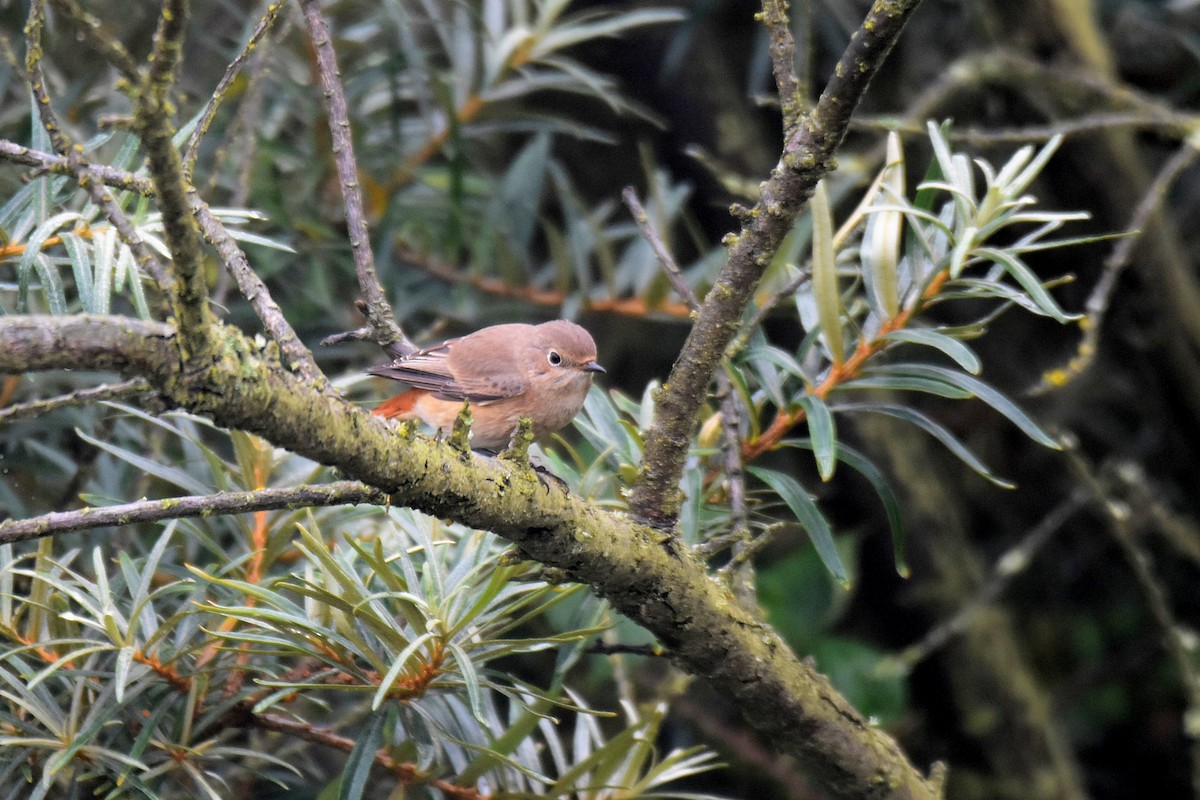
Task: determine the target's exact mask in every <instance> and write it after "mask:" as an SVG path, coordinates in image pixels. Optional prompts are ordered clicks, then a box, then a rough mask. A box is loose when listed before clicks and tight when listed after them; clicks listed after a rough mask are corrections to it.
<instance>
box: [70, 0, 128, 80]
mask: <svg viewBox="0 0 1200 800" xmlns="http://www.w3.org/2000/svg"><path fill="white" fill-rule="evenodd" d="M51 2H53V3H54V5H55V7H56V8H58V9H59V10H60V11H62V12H63V13H64V14H66V15H67V18H68V19H70V20H71V21H72V22H74V23H75V27H76V29H77V30H78V31H79V32H80V33H82V34H83V38H84V39H85V40H86V41H87V42H88V44H90V45H91V46H92V47H93V48H94V49H95V50H96V52H98V53H99V54H100V55H101V56H103V57H104V60H105V61H107V62H108V63H109V64H111V65H112V66H113V67H115V68H116V70H117V72H120V73H121V76H122V77H124V78H125V80H127V81H129V82H130V83H134V84H136V83H137V82H138V81H140V80H141V78H142V76H141V74H140V73H139V72H138V65H137V61H136V60H135V59H134V57H133V56H132V55H130V54H129V51H128V50H126V49H125V45H123V44H121V42H120V41H118V40H117V39H115V38H114V37H112V36H107V35H105V34H103V33H102V32H101V31H100V28H101V27H102V26H103V23H102V22H101V21H100V20H99V19H97V18H96V16H95V15H94V14H92V13H91V12H90V11H88V10H87V9H85V8H83V7H82V6H80V5H79V3H78V2H76V0H51Z"/></svg>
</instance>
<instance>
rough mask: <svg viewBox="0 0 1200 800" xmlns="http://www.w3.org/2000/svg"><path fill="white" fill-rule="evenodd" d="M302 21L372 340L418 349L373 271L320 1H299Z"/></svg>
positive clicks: (394, 348)
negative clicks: (322, 98)
mask: <svg viewBox="0 0 1200 800" xmlns="http://www.w3.org/2000/svg"><path fill="white" fill-rule="evenodd" d="M300 7H301V9H303V11H304V20H305V22H306V23H307V25H308V36H309V41H311V42H312V46H313V51H314V52H315V53H316V57H317V70H318V72H319V73H320V75H321V88H322V90H323V93H324V95H325V106H326V109H327V110H328V112H329V132H330V135H331V136H332V139H333V160H334V162H335V164H336V165H337V171H338V179H339V181H340V182H341V187H342V204H343V205H344V207H345V209H346V226H347V228H348V229H349V233H350V251H351V253H353V255H354V268H355V271H356V272H357V273H358V286H359V290H360V291H361V292H362V295H363V300H364V302H365V304H366V314H367V321H368V322H369V323H370V326H371V328H372V329H373V331H374V333H375V336H374V341H375V343H376V344H378V345H379V346H380V347H382V348H383V349H384V350H385V351H386V352H387V353H388V354H389V355H391V356H393V357H396V358H398V357H400V356H405V355H409V354H410V353H414V352H416V350H417V346H416V345H414V344H413V343H412V342H411V341H410V340H409V338H408V337H407V336H405V335H404V331H403V330H401V329H400V326H399V325H398V324H396V318H395V314H394V312H393V311H392V307H391V305H390V304H389V303H388V301H387V297H386V295H385V294H384V291H383V287H382V286H380V285H379V276H378V275H377V274H376V272H375V255H374V253H373V252H372V250H371V233H370V231H369V230H368V229H367V219H366V215H365V214H364V213H363V200H362V187H361V186H360V184H359V180H358V164H357V161H356V160H355V158H354V138H353V136H352V135H351V132H350V117H349V114H348V112H347V110H346V93H345V91H344V90H343V89H342V81H341V77H340V76H339V73H338V66H337V54H336V53H335V52H334V50H333V43H332V41H331V40H330V37H329V26H328V25H326V24H325V19H324V17H322V16H321V4H320V3H319V2H318V0H300Z"/></svg>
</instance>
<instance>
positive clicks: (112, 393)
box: [0, 378, 152, 426]
mask: <svg viewBox="0 0 1200 800" xmlns="http://www.w3.org/2000/svg"><path fill="white" fill-rule="evenodd" d="M151 390H152V387H151V386H150V382H149V381H147V380H146V379H145V378H133V379H131V380H127V381H121V382H120V383H107V384H104V385H101V386H93V387H91V388H88V389H80V390H78V391H75V392H71V393H69V394H63V395H59V396H58V397H47V398H46V399H45V400H31V401H29V402H28V403H18V404H17V405H13V406H8V407H7V408H0V426H3V425H5V424H6V423H9V422H12V421H13V420H18V419H24V418H25V417H39V416H41V415H42V414H49V413H51V412H52V411H58V410H59V409H63V408H70V407H71V406H80V405H84V404H86V403H99V402H102V401H105V400H123V399H126V398H129V397H135V396H137V395H139V394H145V393H146V392H149V391H151Z"/></svg>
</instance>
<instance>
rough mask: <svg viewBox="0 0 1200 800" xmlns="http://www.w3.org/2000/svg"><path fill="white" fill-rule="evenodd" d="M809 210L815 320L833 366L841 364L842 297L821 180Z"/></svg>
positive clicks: (829, 219) (829, 216)
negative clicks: (810, 217)
mask: <svg viewBox="0 0 1200 800" xmlns="http://www.w3.org/2000/svg"><path fill="white" fill-rule="evenodd" d="M809 208H810V209H811V210H812V220H813V244H812V262H813V267H812V284H813V297H814V299H815V300H816V303H817V319H818V321H819V324H820V326H821V333H822V334H824V336H825V345H826V346H827V347H828V348H829V352H830V354H831V355H832V356H833V363H835V364H841V363H842V362H843V361H844V360H845V353H846V347H845V341H844V339H843V338H842V297H841V292H840V291H839V289H838V277H837V254H836V253H835V252H834V250H833V214H832V213H831V211H830V208H829V195H828V193H827V192H826V190H825V181H820V182H818V183H817V188H816V191H814V192H813V196H812V199H811V200H810V201H809Z"/></svg>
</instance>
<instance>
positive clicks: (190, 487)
mask: <svg viewBox="0 0 1200 800" xmlns="http://www.w3.org/2000/svg"><path fill="white" fill-rule="evenodd" d="M75 433H76V435H78V436H79V438H81V439H83V440H84V441H85V442H87V443H88V444H90V445H93V446H95V447H99V448H100V449H101V450H103V451H105V452H106V453H111V454H112V455H114V456H116V457H117V458H119V459H121V460H122V461H124V462H126V463H128V464H130V465H132V466H134V467H136V468H138V469H140V470H142V471H143V472H145V473H146V474H148V475H151V476H153V477H155V478H158V479H159V480H163V481H166V482H167V483H170V484H173V485H175V486H178V487H179V488H180V489H183V490H184V491H185V492H187V493H188V494H211V493H212V488H211V487H209V486H206V485H205V484H203V483H201V482H200V481H198V480H196V479H195V478H193V477H192V476H191V475H190V474H188V473H187V472H185V471H183V470H181V469H176V468H175V467H169V466H167V465H166V464H160V463H158V462H157V461H155V460H154V459H152V458H146V457H145V456H141V455H138V454H137V453H134V452H133V451H131V450H126V449H125V448H123V447H118V446H117V445H115V444H109V443H108V442H105V441H102V440H100V439H96V438H95V437H92V436H89V435H88V434H86V433H84V432H83V431H82V430H80V429H79V428H76V429H75Z"/></svg>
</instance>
